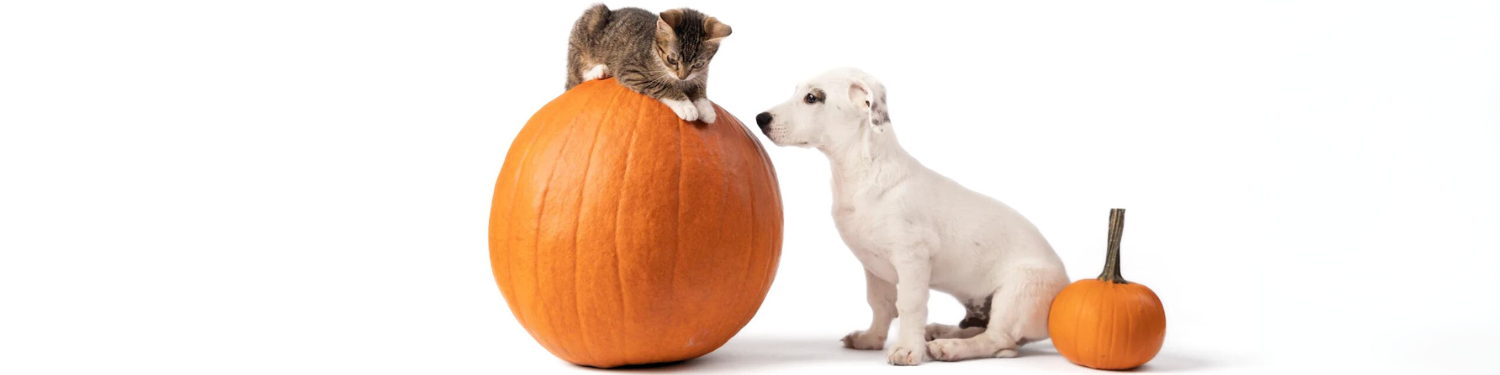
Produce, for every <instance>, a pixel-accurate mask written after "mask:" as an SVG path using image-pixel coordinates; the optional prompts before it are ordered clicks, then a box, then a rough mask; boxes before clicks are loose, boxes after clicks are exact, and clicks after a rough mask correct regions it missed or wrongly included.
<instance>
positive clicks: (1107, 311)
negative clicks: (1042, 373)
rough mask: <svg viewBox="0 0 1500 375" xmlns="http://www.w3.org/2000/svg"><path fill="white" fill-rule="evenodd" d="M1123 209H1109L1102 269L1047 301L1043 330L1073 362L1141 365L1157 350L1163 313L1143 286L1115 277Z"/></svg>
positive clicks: (1102, 366) (1114, 366) (1095, 365)
mask: <svg viewBox="0 0 1500 375" xmlns="http://www.w3.org/2000/svg"><path fill="white" fill-rule="evenodd" d="M1124 230H1125V209H1123V208H1116V209H1112V210H1110V211H1109V247H1108V254H1107V255H1106V258H1105V261H1104V273H1102V274H1100V275H1099V278H1097V279H1089V280H1079V281H1078V282H1076V283H1073V284H1072V285H1068V287H1067V288H1063V290H1062V292H1061V293H1058V295H1057V298H1056V299H1054V300H1052V311H1051V313H1050V314H1049V315H1048V318H1047V328H1048V331H1050V333H1051V335H1052V344H1053V345H1055V346H1056V347H1057V352H1058V353H1062V355H1063V357H1064V358H1067V359H1068V360H1069V361H1072V362H1073V363H1076V364H1079V365H1082V366H1086V367H1092V368H1096V369H1104V370H1125V369H1131V368H1136V367H1138V366H1140V365H1143V364H1146V362H1147V361H1150V360H1151V358H1155V357H1156V353H1157V352H1158V351H1161V344H1162V340H1164V339H1165V338H1166V336H1167V313H1166V311H1165V310H1163V309H1162V305H1161V299H1160V298H1157V297H1156V293H1155V292H1152V291H1151V288H1147V287H1146V286H1145V285H1141V284H1138V283H1133V282H1129V281H1125V278H1124V277H1122V276H1120V236H1121V235H1122V232H1123V231H1124Z"/></svg>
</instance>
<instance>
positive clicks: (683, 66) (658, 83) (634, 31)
mask: <svg viewBox="0 0 1500 375" xmlns="http://www.w3.org/2000/svg"><path fill="white" fill-rule="evenodd" d="M730 31H731V30H730V28H729V25H725V24H723V23H720V22H719V20H717V19H714V18H713V17H708V16H706V15H704V14H703V13H699V12H698V11H696V10H692V9H688V8H682V9H672V10H668V11H665V12H661V14H660V15H656V14H652V13H651V12H649V11H646V10H644V9H640V8H621V9H619V10H613V11H611V10H610V9H609V8H608V7H605V6H604V4H597V5H594V6H593V7H592V8H589V10H587V11H584V12H583V16H582V17H579V18H578V23H577V24H575V25H573V36H572V37H570V38H569V40H568V86H567V88H569V89H571V88H573V86H577V85H578V84H579V83H583V82H584V81H587V80H592V79H603V78H606V77H611V76H612V77H616V78H618V79H619V81H620V84H621V85H624V86H625V87H628V88H630V89H631V90H635V92H639V93H641V94H644V95H646V96H649V97H652V98H654V99H657V100H661V102H662V103H665V104H666V105H667V107H668V108H671V109H672V112H675V113H677V117H681V118H682V119H683V120H687V121H696V120H703V122H705V123H713V122H714V106H713V104H712V103H710V102H709V101H708V98H707V96H708V92H707V91H708V62H709V60H712V59H713V58H714V53H717V52H718V51H719V41H721V40H723V39H724V37H727V36H729V33H730Z"/></svg>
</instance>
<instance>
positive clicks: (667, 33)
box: [656, 18, 674, 39]
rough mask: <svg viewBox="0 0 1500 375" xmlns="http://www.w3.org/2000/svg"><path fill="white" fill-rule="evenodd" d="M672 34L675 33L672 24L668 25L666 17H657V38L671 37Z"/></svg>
mask: <svg viewBox="0 0 1500 375" xmlns="http://www.w3.org/2000/svg"><path fill="white" fill-rule="evenodd" d="M672 35H674V34H673V33H672V25H668V24H667V20H666V19H665V18H657V19H656V38H657V39H663V38H671V37H672Z"/></svg>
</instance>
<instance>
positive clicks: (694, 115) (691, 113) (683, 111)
mask: <svg viewBox="0 0 1500 375" xmlns="http://www.w3.org/2000/svg"><path fill="white" fill-rule="evenodd" d="M661 102H662V104H666V105H667V108H671V109H672V112H673V113H676V114H677V117H678V118H681V119H683V120H685V121H698V107H696V106H694V105H693V102H690V101H687V100H676V99H662V100H661Z"/></svg>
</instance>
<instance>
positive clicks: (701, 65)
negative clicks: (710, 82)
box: [693, 61, 703, 69]
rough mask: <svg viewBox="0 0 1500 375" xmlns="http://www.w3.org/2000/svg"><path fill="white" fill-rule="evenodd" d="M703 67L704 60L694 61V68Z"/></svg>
mask: <svg viewBox="0 0 1500 375" xmlns="http://www.w3.org/2000/svg"><path fill="white" fill-rule="evenodd" d="M701 68H703V62H702V61H699V62H695V63H693V69H701Z"/></svg>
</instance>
